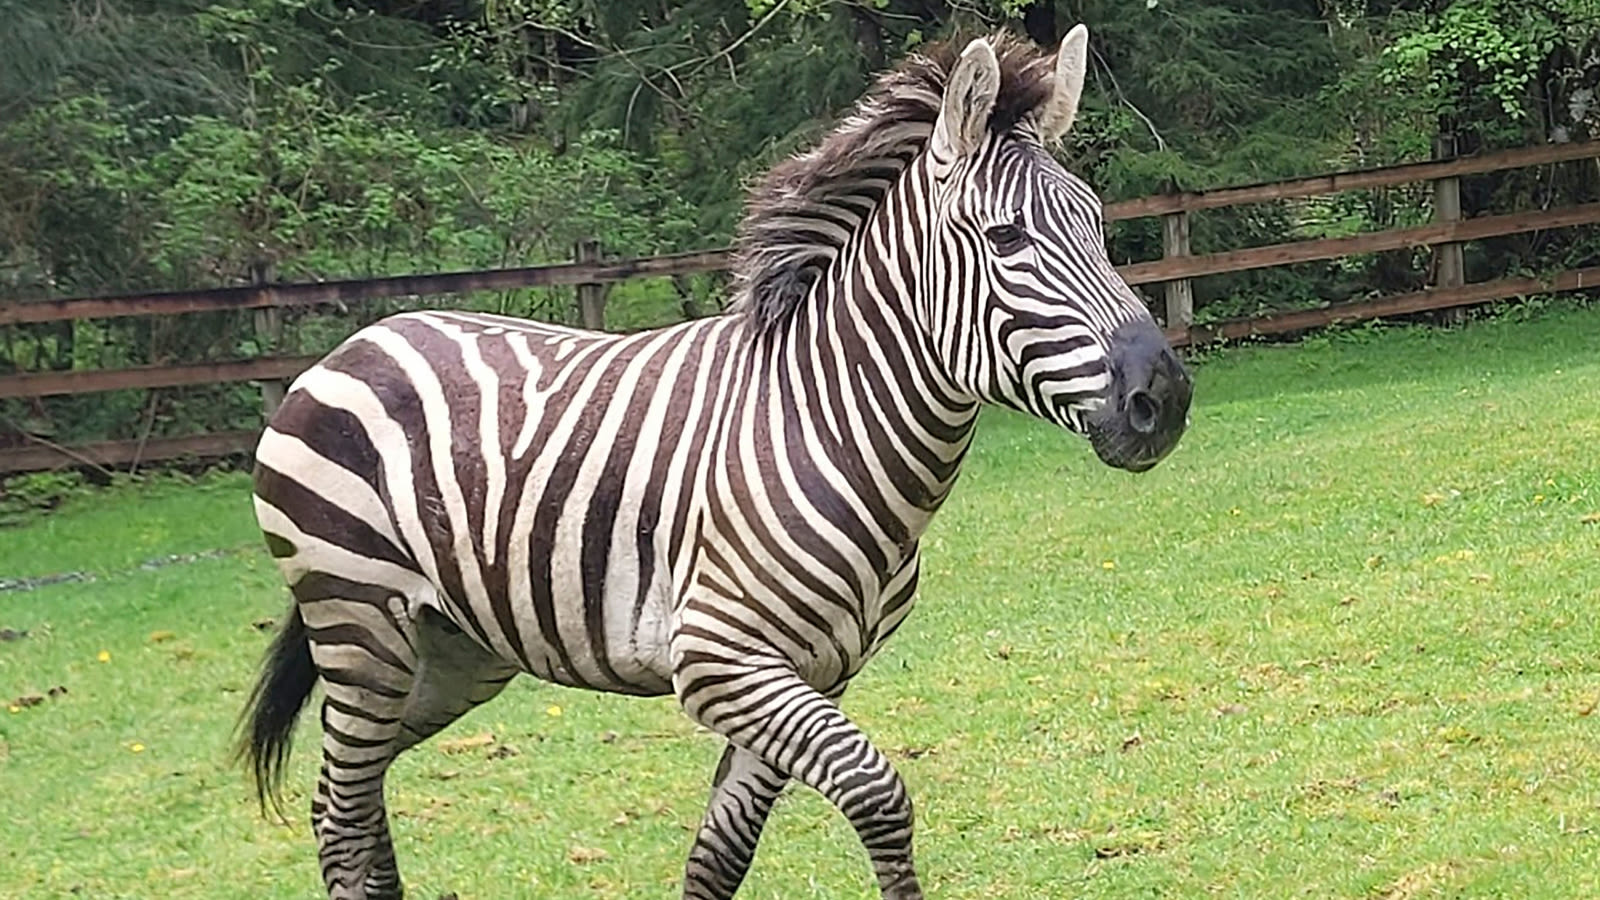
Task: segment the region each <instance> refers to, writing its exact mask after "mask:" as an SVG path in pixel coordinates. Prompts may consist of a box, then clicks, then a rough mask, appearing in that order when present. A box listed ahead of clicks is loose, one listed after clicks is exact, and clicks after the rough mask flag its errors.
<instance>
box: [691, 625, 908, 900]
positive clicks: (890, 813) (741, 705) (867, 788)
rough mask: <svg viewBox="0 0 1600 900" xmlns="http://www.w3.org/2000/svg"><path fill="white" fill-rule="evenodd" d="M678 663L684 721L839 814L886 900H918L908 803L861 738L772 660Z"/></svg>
mask: <svg viewBox="0 0 1600 900" xmlns="http://www.w3.org/2000/svg"><path fill="white" fill-rule="evenodd" d="M677 655H678V659H679V664H678V667H677V671H676V672H675V673H674V675H673V684H674V686H675V688H676V690H677V695H678V700H679V702H680V703H682V704H683V708H684V710H685V711H687V712H688V714H689V716H690V717H691V718H693V719H694V720H695V721H697V722H699V723H700V724H702V725H705V726H706V727H707V728H710V729H712V730H713V731H716V732H717V733H719V734H721V735H723V736H724V737H726V738H728V740H729V741H731V742H732V743H734V744H735V745H737V746H739V747H740V748H743V749H744V750H747V751H749V752H750V753H751V754H753V755H754V756H756V757H758V758H759V759H760V760H761V761H762V762H764V763H766V765H767V766H769V767H771V768H773V769H775V770H777V771H780V772H788V773H789V774H790V776H791V777H793V778H795V779H797V780H799V781H800V782H802V783H804V784H807V785H809V786H811V787H812V788H815V789H816V790H817V791H818V792H820V793H821V794H822V795H823V796H824V797H826V798H827V799H828V800H829V802H831V803H833V805H834V806H836V807H838V808H839V811H840V812H842V813H844V815H845V818H847V819H849V820H850V824H851V826H853V827H854V828H855V830H856V834H857V835H859V836H860V838H861V843H862V844H863V845H865V847H866V849H867V855H868V856H870V857H871V859H872V868H873V871H874V872H876V874H877V876H878V887H879V889H880V890H881V891H882V892H883V896H884V898H885V900H922V897H923V895H922V887H921V885H919V884H918V882H917V875H916V870H915V866H914V865H913V863H912V855H911V831H912V811H911V798H910V795H909V794H907V792H906V787H905V783H904V782H903V781H901V780H900V776H899V774H898V773H896V772H895V770H894V767H893V766H892V765H890V764H889V760H888V759H887V758H885V757H884V755H883V754H882V753H879V752H878V750H877V748H875V747H873V746H872V743H871V742H870V741H869V740H867V736H866V735H865V734H863V733H862V732H861V730H860V729H859V728H857V727H856V726H855V725H854V724H852V723H851V722H850V720H849V719H847V718H846V717H845V715H844V713H842V712H840V711H839V708H838V707H837V706H835V705H834V703H833V702H832V701H830V700H829V699H828V698H827V697H825V696H823V695H822V694H821V693H820V692H819V691H817V690H816V689H815V688H812V687H811V686H810V685H808V684H806V683H805V681H804V680H802V679H801V678H800V676H799V675H798V674H796V673H795V672H794V671H793V670H792V669H790V668H787V667H786V666H785V665H784V664H781V663H779V662H777V661H768V663H767V664H759V663H753V662H751V661H750V659H749V657H748V652H747V651H730V652H729V653H728V654H727V655H723V654H721V653H707V652H703V651H702V650H700V649H699V648H696V649H695V650H688V651H685V652H682V653H681V654H677ZM735 759H737V755H736V756H735ZM697 846H698V845H697ZM713 896H715V895H713Z"/></svg>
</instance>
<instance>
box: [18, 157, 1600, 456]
mask: <svg viewBox="0 0 1600 900" xmlns="http://www.w3.org/2000/svg"><path fill="white" fill-rule="evenodd" d="M1585 159H1600V141H1591V142H1581V143H1565V144H1546V145H1540V146H1534V147H1526V148H1522V149H1517V150H1506V151H1500V152H1495V153H1486V154H1481V155H1476V156H1467V157H1457V158H1451V159H1440V160H1434V161H1430V162H1421V163H1413V164H1409V165H1402V166H1391V167H1388V168H1382V169H1367V170H1360V171H1353V172H1340V173H1335V174H1330V175H1318V176H1315V177H1311V178H1299V179H1291V180H1286V181H1275V182H1270V183H1265V184H1256V185H1248V186H1243V187H1230V188H1222V189H1218V190H1210V191H1191V192H1184V193H1174V194H1163V195H1158V196H1151V197H1141V198H1137V199H1133V200H1124V201H1120V202H1116V203H1110V204H1107V205H1106V208H1105V217H1106V220H1107V221H1117V220H1125V219H1134V218H1141V217H1149V216H1160V217H1162V220H1163V221H1162V238H1163V240H1162V247H1163V254H1162V258H1161V259H1158V260H1152V261H1149V262H1136V263H1130V264H1128V265H1124V266H1120V267H1118V271H1119V272H1120V273H1121V274H1122V277H1123V278H1124V279H1126V280H1127V281H1128V283H1130V284H1134V285H1143V284H1157V283H1159V284H1161V285H1163V289H1162V292H1163V295H1164V307H1165V322H1166V325H1167V336H1168V338H1169V339H1170V340H1171V341H1172V343H1173V344H1174V345H1175V346H1185V345H1189V344H1199V343H1207V342H1212V341H1216V340H1228V339H1238V338H1244V337H1250V336H1255V335H1272V334H1282V333H1287V332H1293V331H1299V330H1303V329H1307V328H1316V327H1321V326H1326V325H1331V324H1335V323H1340V322H1353V321H1360V320H1364V319H1372V318H1379V317H1383V316H1394V315H1402V314H1408V313H1416V312H1422V311H1427V310H1439V309H1449V308H1453V307H1460V306H1466V305H1471V304H1477V303H1483V302H1487V301H1491V300H1498V299H1503V298H1507V297H1515V296H1522V295H1527V294H1534V293H1543V292H1551V291H1567V290H1578V289H1587V288H1595V287H1600V266H1595V267H1589V268H1582V269H1574V270H1569V271H1565V272H1560V273H1557V274H1554V275H1551V276H1549V277H1547V278H1526V277H1507V278H1499V279H1495V280H1491V281H1485V282H1478V283H1474V284H1467V283H1464V278H1463V271H1462V265H1461V245H1462V244H1463V243H1464V242H1467V241H1474V240H1480V239H1483V238H1489V237H1498V236H1503V235H1510V234H1518V233H1524V232H1530V231H1540V230H1545V229H1553V228H1568V227H1577V226H1584V225H1595V224H1600V203H1588V204H1581V205H1576V206H1569V207H1564V208H1559V209H1544V210H1532V211H1527V212H1518V213H1509V214H1504V215H1491V216H1481V217H1477V218H1472V219H1463V218H1462V217H1461V206H1460V199H1459V197H1460V194H1459V180H1460V178H1461V177H1462V176H1466V175H1476V174H1482V173H1486V172H1495V171H1500V170H1504V169H1513V168H1522V167H1527V166H1537V165H1548V164H1553V163H1560V162H1570V161H1575V160H1585ZM1422 181H1427V182H1431V183H1432V189H1433V197H1434V203H1433V207H1434V221H1433V222H1431V223H1430V224H1427V225H1421V226H1416V227H1411V228H1396V229H1390V230H1387V231H1380V232H1372V233H1366V234H1357V235H1352V236H1349V237H1337V238H1321V239H1316V240H1304V241H1293V242H1288V243H1281V244H1272V245H1268V246H1263V247H1251V248H1247V249H1241V250H1230V251H1225V252H1220V253H1207V254H1199V255H1196V254H1193V253H1191V252H1190V247H1189V218H1190V216H1191V214H1193V213H1197V212H1201V211H1204V210H1209V209H1220V208H1223V207H1229V206H1236V205H1240V204H1247V203H1263V202H1271V201H1278V200H1294V199H1305V198H1310V197H1317V196H1324V195H1329V194H1335V193H1339V192H1342V191H1351V190H1361V189H1370V188H1377V187H1387V186H1393V185H1401V184H1409V183H1416V182H1422ZM1420 246H1429V247H1432V248H1433V251H1434V254H1435V266H1434V271H1435V283H1434V284H1433V285H1432V286H1430V287H1428V288H1426V289H1424V290H1420V291H1416V292H1413V293H1408V294H1401V295H1398V296H1391V297H1384V298H1381V299H1377V300H1371V301H1365V302H1361V303H1349V304H1342V305H1337V306H1330V307H1323V308H1317V309H1307V310H1296V311H1292V312H1284V313H1277V314H1273V315H1268V316H1261V317H1256V318H1249V319H1239V320H1232V321H1225V322H1220V323H1215V324H1211V325H1206V326H1198V325H1195V324H1194V309H1193V291H1192V289H1191V279H1194V278H1199V277H1203V276H1206V275H1216V274H1221V273H1226V272H1241V271H1247V270H1251V269H1259V268H1266V267H1271V266H1280V265H1287V264H1291V263H1301V262H1311V261H1316V260H1327V259H1335V258H1338V257H1343V256H1350V255H1355V254H1363V253H1375V252H1380V251H1385V250H1397V249H1404V248H1408V247H1420ZM577 257H578V261H577V262H572V263H565V264H560V265H550V266H530V267H525V268H515V269H495V270H489V271H475V272H449V273H442V274H428V275H403V276H396V277H389V278H369V279H361V280H349V281H323V282H314V283H304V284H272V283H260V284H255V285H249V286H244V287H236V288H223V289H217V290H201V291H175V292H166V293H153V294H130V295H125V296H117V297H84V298H71V299H55V300H37V301H23V302H15V303H8V304H0V325H9V324H24V323H35V322H54V321H63V320H72V319H92V318H111V317H119V316H151V315H178V314H182V313H194V312H213V311H222V310H245V309H249V310H257V311H258V314H257V321H256V326H257V328H258V330H261V331H263V332H266V333H270V332H272V331H274V330H275V329H276V327H277V325H276V322H275V318H276V313H277V310H279V309H282V308H286V307H303V306H314V305H319V304H331V303H343V304H350V303H359V302H363V301H369V300H375V299H382V298H391V297H407V296H421V295H433V294H453V293H464V292H470V291H486V290H509V289H515V288H529V287H548V286H555V285H576V286H577V287H578V294H579V300H580V303H579V305H580V308H581V309H580V311H581V313H582V316H583V320H584V322H585V323H586V324H589V325H591V326H599V325H600V324H602V322H603V303H604V285H606V284H608V283H613V282H617V281H623V280H626V279H630V278H643V277H655V276H670V275H684V274H692V273H704V272H716V271H723V270H726V269H727V268H728V265H729V262H730V259H731V254H730V251H728V250H726V249H723V250H707V251H700V252H693V253H678V254H671V255H666V256H657V257H651V258H648V259H632V260H620V261H610V260H600V259H598V248H596V247H595V246H594V245H593V244H592V243H585V244H584V245H580V246H579V247H578V248H577ZM315 360H316V357H309V356H267V357H258V358H254V359H241V360H231V361H224V362H207V363H195V364H187V365H168V366H140V367H134V368H127V369H113V370H83V371H65V372H40V373H27V374H20V375H8V376H0V398H4V397H44V396H51V395H59V394H83V393H92V392H96V391H109V390H120V389H127V388H161V387H173V386H179V385H193V384H213V383H219V382H240V381H256V382H260V383H261V384H262V387H263V401H264V405H265V406H266V407H267V408H269V409H270V408H271V407H273V406H275V404H276V400H277V398H279V397H281V395H282V393H281V392H282V386H283V384H285V383H286V381H287V380H288V379H291V378H293V377H294V376H295V375H296V374H298V373H299V372H301V371H303V370H304V369H305V368H307V367H308V366H310V365H311V364H312V363H313V362H315ZM255 437H256V432H255V431H253V430H242V431H230V432H224V433H219V434H205V435H194V436H186V437H177V438H155V439H150V440H145V441H108V442H101V443H95V444H87V445H81V446H77V447H61V446H58V445H56V444H53V443H51V442H49V441H46V440H44V439H42V438H37V437H31V438H30V441H31V445H30V446H25V447H20V448H12V449H4V450H0V474H3V473H7V472H20V471H29V470H36V469H45V468H52V467H56V466H62V465H67V466H72V465H86V466H91V467H101V468H104V467H112V466H121V465H127V464H136V463H138V462H141V461H148V460H160V459H174V458H180V457H200V458H204V457H213V456H222V455H229V454H235V453H246V452H249V451H250V449H251V448H252V447H253V446H254V441H255Z"/></svg>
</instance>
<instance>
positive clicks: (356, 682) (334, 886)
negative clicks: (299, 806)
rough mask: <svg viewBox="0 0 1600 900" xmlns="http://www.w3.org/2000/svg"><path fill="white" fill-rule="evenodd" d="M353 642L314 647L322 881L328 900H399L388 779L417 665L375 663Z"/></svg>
mask: <svg viewBox="0 0 1600 900" xmlns="http://www.w3.org/2000/svg"><path fill="white" fill-rule="evenodd" d="M357 654H360V655H361V656H363V657H365V656H366V652H365V651H362V650H357V649H355V648H354V647H353V646H352V645H343V644H332V643H319V642H318V641H317V640H316V639H315V638H313V639H312V642H311V656H312V659H313V660H315V661H316V664H317V669H318V670H319V671H320V672H321V674H322V684H323V689H324V693H325V697H324V699H323V703H322V772H321V774H320V776H319V777H318V779H317V792H316V795H315V796H314V797H313V798H312V801H311V827H312V830H313V831H314V832H315V833H316V836H317V848H318V858H319V860H320V861H321V864H322V880H323V881H324V883H326V884H327V887H328V896H329V898H330V900H398V898H399V897H401V895H402V890H401V887H400V872H399V869H398V868H397V867H396V865H395V859H394V845H393V843H392V842H391V841H390V838H389V818H388V814H387V812H386V811H385V810H384V805H383V776H384V773H385V772H386V771H388V768H389V763H391V762H393V761H394V756H395V753H396V752H397V748H396V743H397V742H396V738H398V737H399V736H400V722H401V715H402V713H403V712H404V710H405V703H406V697H407V695H408V694H409V693H410V691H411V686H412V668H411V666H412V662H413V661H412V660H410V659H403V660H402V659H396V660H394V661H393V662H392V663H386V664H382V665H379V664H376V661H375V659H373V658H370V657H369V658H367V659H365V660H364V661H363V664H362V665H359V666H357V665H352V660H351V657H352V656H355V655H357Z"/></svg>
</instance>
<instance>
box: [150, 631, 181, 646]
mask: <svg viewBox="0 0 1600 900" xmlns="http://www.w3.org/2000/svg"><path fill="white" fill-rule="evenodd" d="M175 637H177V635H175V634H173V633H172V632H170V631H152V632H150V643H152V644H160V643H163V642H165V641H170V640H172V639H173V638H175Z"/></svg>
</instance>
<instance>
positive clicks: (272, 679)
mask: <svg viewBox="0 0 1600 900" xmlns="http://www.w3.org/2000/svg"><path fill="white" fill-rule="evenodd" d="M316 683H317V668H316V665H315V664H314V663H313V662H312V661H311V644H310V642H309V641H307V640H306V623H305V620H304V619H302V618H301V617H300V608H299V607H298V606H297V605H296V606H291V607H290V609H289V615H288V616H287V617H286V618H285V619H284V622H283V625H282V627H280V628H279V629H278V635H277V637H275V638H273V641H272V646H271V647H269V648H267V653H266V658H265V659H264V660H263V661H262V665H261V677H260V678H259V679H257V680H256V686H255V688H254V689H252V690H251V691H250V699H249V700H248V701H247V702H246V703H245V708H244V712H243V713H242V714H241V716H240V718H239V735H238V743H237V745H236V747H235V749H234V758H235V759H236V760H240V759H242V760H244V761H246V762H247V763H248V764H249V766H250V770H251V772H252V773H253V774H254V775H255V782H256V800H257V802H259V803H260V804H261V812H262V814H263V815H265V814H266V811H267V805H268V803H271V805H272V809H273V810H274V811H275V812H276V813H277V814H278V816H279V818H282V817H283V802H282V797H281V795H280V793H279V792H280V789H281V787H282V786H283V769H284V765H285V764H286V763H287V762H288V761H289V749H290V746H291V745H292V741H291V740H290V739H291V738H292V737H293V736H294V726H295V721H296V720H297V719H298V718H299V717H300V710H301V709H303V708H304V707H305V705H306V700H307V699H309V698H310V697H311V689H312V688H313V687H315V686H316Z"/></svg>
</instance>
